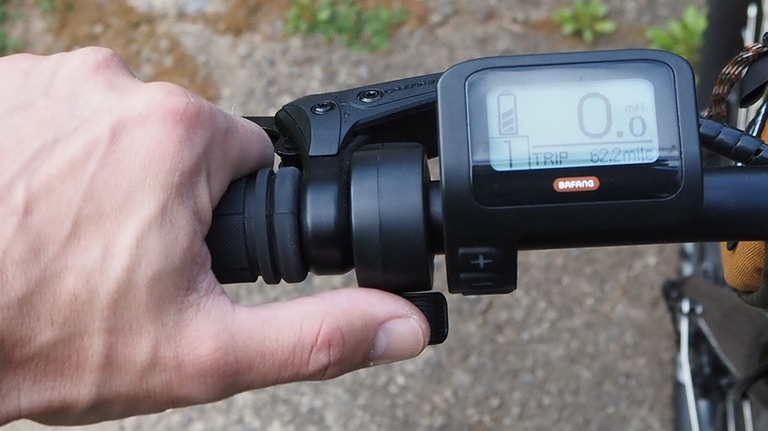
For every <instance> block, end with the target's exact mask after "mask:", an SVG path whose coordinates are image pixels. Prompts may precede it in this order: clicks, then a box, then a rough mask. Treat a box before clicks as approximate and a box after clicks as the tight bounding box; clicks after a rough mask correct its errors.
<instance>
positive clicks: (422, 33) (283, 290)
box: [0, 0, 705, 431]
mask: <svg viewBox="0 0 768 431" xmlns="http://www.w3.org/2000/svg"><path fill="white" fill-rule="evenodd" d="M687 1H689V3H686V2H680V1H676V0H635V1H632V2H626V1H619V0H610V1H609V0H603V1H595V0H584V1H578V0H473V1H471V2H469V1H465V2H461V1H459V0H365V1H358V0H355V1H353V0H291V1H288V0H286V1H267V0H251V1H248V0H39V1H38V0H26V1H22V0H0V53H1V54H8V53H11V52H16V51H27V52H35V53H53V52H60V51H65V50H71V49H74V48H77V47H81V46H88V45H100V46H106V47H109V48H112V49H114V50H116V51H117V52H118V53H120V54H121V55H122V56H123V57H124V58H125V59H126V61H127V62H128V63H129V65H130V66H131V67H132V69H133V70H134V72H135V73H136V74H137V75H138V77H139V78H140V79H142V80H144V81H153V80H164V81H171V82H174V83H177V84H179V85H182V86H184V87H187V88H189V89H191V90H193V91H195V92H196V93H199V94H201V95H202V96H204V97H206V98H208V99H209V100H211V101H212V102H214V103H216V104H217V105H219V106H221V107H222V108H224V109H226V110H227V111H232V112H234V113H236V114H239V115H271V114H274V112H276V111H277V110H278V109H279V108H280V106H282V105H283V104H285V103H287V102H289V101H291V100H293V99H296V98H298V97H301V96H303V95H306V94H310V93H318V92H328V91H333V90H338V89H344V88H349V87H356V86H360V85H364V84H369V83H375V82H381V81H385V80H391V79H396V78H401V77H406V76H412V75H419V74H425V73H432V72H439V71H442V70H445V69H446V68H447V67H449V66H451V65H452V64H455V63H457V62H460V61H463V60H467V59H470V58H474V57H482V56H494V55H503V54H522V53H537V52H553V51H574V50H587V49H609V48H635V47H648V46H655V47H660V48H663V49H671V48H673V47H674V49H676V50H677V51H678V52H681V53H682V54H684V55H686V56H687V57H688V58H689V59H690V60H691V61H695V53H696V49H697V45H696V43H697V41H699V40H700V35H698V36H697V31H698V28H699V27H701V28H703V25H704V24H703V22H702V20H703V19H704V18H703V17H704V15H705V12H704V10H703V7H702V4H703V0H687ZM675 28H678V30H675ZM679 28H682V33H681V31H679ZM697 37H698V38H699V39H697ZM553 126H554V127H556V124H555V123H554V122H553ZM677 259H678V258H677V247H676V246H674V245H666V246H643V247H619V248H603V249H577V250H556V251H536V252H525V253H521V256H520V262H519V283H518V286H519V287H518V290H517V291H516V292H515V293H513V294H511V295H506V296H495V297H450V298H449V307H450V310H451V311H450V312H451V332H450V335H449V337H448V340H447V341H446V343H445V344H443V345H440V346H435V347H430V348H428V349H427V351H425V352H424V353H423V354H422V355H421V356H420V357H419V358H417V359H415V360H412V361H408V362H405V363H399V364H393V365H387V366H382V367H377V368H375V369H367V370H362V371H358V372H355V373H352V374H350V375H347V376H343V377H341V378H338V379H335V380H333V381H330V382H320V383H318V382H310V383H297V384H290V385H284V386H280V387H276V388H269V389H265V390H260V391H255V392H251V393H245V394H241V395H238V396H236V397H233V398H231V399H228V400H225V401H222V402H219V403H216V404H211V405H205V406H195V407H190V408H185V409H178V410H172V411H168V412H165V413H162V414H157V415H152V416H144V417H137V418H130V419H126V420H122V421H116V422H107V423H102V424H97V425H93V426H90V427H82V428H74V429H84V430H94V431H95V430H143V429H163V430H238V431H246V430H266V431H283V430H285V431H288V430H395V429H397V430H417V429H418V430H422V429H430V430H473V431H485V430H506V429H514V430H541V429H558V430H582V429H590V430H664V429H670V428H671V407H670V404H671V403H670V401H671V388H672V379H673V359H672V358H673V353H674V343H673V341H674V340H673V331H672V326H671V322H670V320H669V317H668V316H667V313H666V310H665V308H664V302H663V300H662V298H661V283H662V281H663V280H664V279H665V278H670V277H674V276H675V272H676V269H677V268H676V267H677ZM435 279H436V283H435V289H437V290H442V291H446V287H445V280H444V275H443V270H442V267H441V265H440V263H439V262H438V265H437V269H436V272H435ZM354 284H355V279H354V276H353V275H347V276H340V277H313V276H310V277H309V278H308V279H307V281H306V282H304V283H302V284H299V285H290V286H289V285H278V286H265V285H263V284H261V283H257V284H254V285H238V286H231V287H230V288H229V289H228V291H229V292H230V294H231V295H232V296H233V297H234V298H236V299H237V300H238V301H240V302H244V303H249V304H258V303H264V302H270V301H277V300H284V299H288V298H292V297H296V296H299V295H306V294H311V293H312V292H316V291H321V290H327V289H333V288H336V287H341V286H349V285H354ZM255 330H258V328H255ZM4 429H6V430H8V431H29V430H40V429H51V428H45V427H42V426H39V425H36V424H33V423H30V422H25V421H21V422H16V423H14V424H11V425H8V426H6V427H5V428H4ZM69 429H73V428H69Z"/></svg>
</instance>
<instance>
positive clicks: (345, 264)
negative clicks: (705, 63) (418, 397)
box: [206, 75, 768, 344]
mask: <svg viewBox="0 0 768 431" xmlns="http://www.w3.org/2000/svg"><path fill="white" fill-rule="evenodd" d="M438 78H439V75H426V76H421V77H415V78H408V79H405V80H400V81H393V82H390V83H384V84H379V85H375V86H370V87H364V88H358V89H352V90H347V91H344V92H340V93H329V94H321V95H313V96H307V97H304V98H301V99H298V100H297V101H295V102H292V103H290V104H288V105H286V106H285V107H283V108H282V109H281V110H280V111H279V112H278V113H277V114H276V115H275V117H274V118H269V117H259V118H251V120H252V121H255V122H257V123H258V124H260V125H261V126H262V127H264V128H265V129H266V130H267V132H268V133H269V134H270V136H271V137H272V139H273V144H274V146H275V151H276V153H277V154H278V155H279V156H280V158H281V166H280V168H279V169H277V170H276V171H275V170H273V169H271V168H266V169H261V170H259V171H258V172H256V173H255V174H252V175H250V176H247V177H244V178H241V179H239V180H237V181H235V182H233V183H232V184H231V185H230V187H229V189H228V190H227V191H226V193H225V194H224V196H223V197H222V199H221V200H220V202H219V204H218V206H217V207H216V208H215V209H214V212H213V220H212V225H211V227H210V230H209V232H208V235H207V238H206V241H207V243H208V246H209V249H210V251H211V257H212V269H213V271H214V273H215V274H216V276H217V278H218V279H219V281H220V282H222V283H236V282H252V281H256V280H257V279H258V277H262V279H263V280H264V282H266V283H268V284H275V283H279V282H280V281H281V280H284V281H286V282H289V283H295V282H300V281H302V280H304V278H305V277H306V276H307V274H308V273H309V272H312V273H314V274H318V275H323V274H342V273H345V272H347V271H349V270H350V269H352V268H354V269H355V271H356V274H357V278H358V284H360V285H361V286H365V287H373V288H379V289H383V290H388V291H390V292H393V293H396V294H400V295H402V296H404V297H406V298H408V299H409V300H411V301H412V302H413V303H414V304H416V305H417V306H418V307H419V308H420V309H421V310H422V311H423V312H424V313H425V315H426V316H427V318H428V320H429V321H430V325H431V326H432V339H431V340H430V343H431V344H437V343H440V342H442V341H443V340H444V339H445V337H446V336H447V310H446V305H445V298H444V297H443V296H442V294H440V293H425V292H426V291H429V290H430V289H431V288H432V281H433V280H432V272H433V260H434V255H436V254H444V253H445V251H444V244H445V235H446V232H444V223H443V208H444V204H445V202H443V199H444V196H443V193H442V190H441V186H442V183H441V181H435V180H431V179H430V171H429V168H428V165H427V159H428V158H431V157H435V156H437V121H436V117H437V114H436V90H435V85H436V83H437V80H438ZM384 95H386V96H387V97H382V96H384ZM699 133H700V141H701V142H702V143H703V145H704V146H706V147H709V148H711V149H713V150H716V151H719V152H721V153H727V154H726V155H730V156H732V157H733V156H734V155H735V156H737V157H741V158H743V159H744V160H747V162H750V163H753V164H763V162H764V161H765V160H764V159H766V155H768V152H764V151H763V150H765V149H766V148H768V147H765V144H763V143H762V141H760V140H758V139H756V138H753V137H749V136H748V135H744V134H743V133H741V132H739V133H734V132H732V131H731V130H730V129H726V128H725V126H722V125H717V124H713V123H712V122H709V121H707V120H701V121H700V125H699ZM685 181H701V182H702V184H701V187H700V188H699V189H700V190H702V193H703V195H702V203H701V205H700V207H699V208H698V209H697V211H695V212H694V213H692V214H687V215H686V217H685V218H684V219H680V221H679V222H678V221H675V222H672V223H667V224H663V225H659V224H648V226H644V225H643V224H642V223H639V224H638V225H637V226H636V228H632V229H627V228H613V229H610V228H603V227H601V226H600V225H599V224H596V225H595V226H594V227H593V228H590V229H581V230H580V229H568V228H567V226H553V229H552V230H551V231H546V230H545V231H543V232H542V231H541V229H539V231H538V233H536V234H524V235H523V236H521V237H520V238H519V242H518V243H517V244H516V248H517V249H521V250H522V249H546V248H571V247H593V246H608V245H633V244H651V243H675V242H701V241H732V240H755V239H767V238H768V223H766V214H768V195H766V194H768V192H766V187H765V186H766V184H768V167H761V166H732V167H720V168H707V169H704V170H703V173H702V175H701V176H692V177H690V178H686V179H685ZM621 204H622V203H621V202H617V203H616V205H621ZM660 208H662V209H663V208H664V206H663V201H662V205H661V206H660ZM677 215H678V214H670V219H671V220H677V219H678V217H677ZM516 222H517V221H516V220H508V223H509V224H510V226H511V225H514V224H515V223H516ZM567 222H568V221H567V219H564V220H563V221H562V223H561V224H567ZM503 228H504V227H503V226H500V227H499V229H503ZM471 251H472V253H474V254H472V256H473V257H472V259H474V260H472V261H471V262H470V263H472V264H475V265H476V266H479V267H480V268H485V266H486V265H488V266H489V267H490V266H492V265H498V264H499V263H498V262H494V260H497V261H500V262H501V263H502V264H505V265H507V264H509V262H512V263H514V262H515V261H516V256H506V258H505V259H500V258H498V256H497V255H496V254H495V253H496V251H495V250H493V249H488V250H486V248H483V244H478V247H475V248H472V250H471ZM466 260H467V258H466V256H458V257H453V258H452V259H447V264H446V265H448V264H449V263H450V262H451V261H453V262H454V263H453V264H454V265H465V264H467V262H466ZM478 262H479V263H478ZM513 266H514V265H513ZM470 275H471V276H476V275H477V273H472V274H470ZM486 275H489V274H484V273H481V274H480V276H486ZM490 275H491V276H493V274H490ZM481 281H483V280H481ZM483 282H485V281H483ZM491 282H492V281H491ZM449 288H450V289H451V291H454V290H453V289H452V286H450V278H449ZM513 288H514V287H513ZM456 291H461V290H456ZM454 292H455V291H454ZM461 293H466V291H461ZM481 293H487V292H481Z"/></svg>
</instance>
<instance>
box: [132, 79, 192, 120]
mask: <svg viewBox="0 0 768 431" xmlns="http://www.w3.org/2000/svg"><path fill="white" fill-rule="evenodd" d="M145 88H146V90H147V93H146V97H147V98H148V99H149V100H147V104H148V105H149V106H152V107H153V108H152V109H153V111H154V114H153V115H154V116H156V118H157V119H158V120H159V121H161V122H162V123H164V124H173V125H177V126H179V127H182V128H183V129H189V128H190V127H194V126H195V125H197V124H199V123H200V121H201V120H202V118H203V116H204V112H205V106H204V104H203V103H202V100H201V99H199V98H197V97H196V96H195V95H193V94H192V93H191V92H189V91H188V90H186V89H184V88H182V87H180V86H178V85H175V84H170V83H166V82H153V83H149V84H146V87H145Z"/></svg>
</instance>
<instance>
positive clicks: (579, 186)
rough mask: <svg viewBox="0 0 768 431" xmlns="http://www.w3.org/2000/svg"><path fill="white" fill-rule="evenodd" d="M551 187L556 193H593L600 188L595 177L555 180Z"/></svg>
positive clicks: (598, 181)
mask: <svg viewBox="0 0 768 431" xmlns="http://www.w3.org/2000/svg"><path fill="white" fill-rule="evenodd" d="M552 187H554V189H555V191H556V192H558V193H572V192H593V191H595V190H597V189H599V188H600V180H599V179H598V178H597V177H564V178H558V179H556V180H555V182H554V183H552Z"/></svg>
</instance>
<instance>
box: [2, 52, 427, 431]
mask: <svg viewBox="0 0 768 431" xmlns="http://www.w3.org/2000/svg"><path fill="white" fill-rule="evenodd" d="M0 131H2V132H0V193H1V195H2V200H0V220H2V223H0V400H2V402H0V425H2V424H3V423H7V422H10V421H13V420H15V419H19V418H29V419H32V420H36V421H39V422H42V423H49V424H78V423H90V422H96V421H101V420H106V419H113V418H118V417H125V416H131V415H136V414H144V413H151V412H158V411H163V410H165V409H168V408H172V407H180V406H185V405H191V404H197V403H205V402H210V401H215V400H218V399H221V398H225V397H228V396H230V395H233V394H235V393H237V392H241V391H246V390H250V389H255V388H261V387H265V386H269V385H275V384H279V383H284V382H289V381H297V380H308V379H328V378H332V377H335V376H338V375H340V374H343V373H346V372H349V371H352V370H355V369H358V368H361V367H366V366H369V365H370V364H373V363H379V362H391V361H395V360H401V359H406V358H410V357H413V356H415V355H417V354H418V353H420V352H421V351H422V350H423V349H424V347H425V345H426V343H427V340H428V337H429V329H428V325H427V323H426V320H425V319H424V317H423V316H422V315H421V313H420V312H419V311H418V310H417V309H416V308H415V307H414V306H413V305H412V304H410V303H409V302H408V301H406V300H404V299H402V298H399V297H397V296H395V295H391V294H388V293H385V292H381V291H377V290H371V289H341V290H336V291H331V292H326V293H323V294H320V295H317V296H314V297H306V298H300V299H295V300H291V301H286V302H282V303H273V304H267V305H261V306H256V307H245V306H241V305H237V304H233V303H232V302H231V301H230V299H229V298H228V297H227V296H226V294H225V293H224V291H223V289H222V287H221V285H220V284H219V283H218V282H217V281H216V279H215V277H214V275H213V273H212V272H211V270H210V256H209V253H208V250H207V248H206V245H205V235H206V232H207V230H208V226H209V225H210V222H211V212H212V208H213V207H214V206H215V205H216V203H217V201H218V199H219V198H220V197H221V195H222V194H223V193H224V191H225V190H226V187H227V185H228V184H229V183H230V182H231V181H232V180H233V179H235V178H237V177H239V176H242V175H244V174H246V173H248V172H252V171H254V170H256V169H257V168H259V167H264V166H270V165H271V163H272V153H271V145H270V144H269V140H268V138H267V136H266V134H265V133H264V132H263V131H262V130H261V129H259V128H258V127H257V126H255V125H253V124H251V123H249V122H247V121H245V120H242V119H240V118H237V117H233V116H231V115H229V114H227V113H226V112H224V111H221V110H219V109H217V108H215V107H214V106H212V105H210V104H208V103H207V102H205V101H203V100H202V99H200V98H198V97H196V96H194V95H192V94H190V93H189V92H187V91H185V90H183V89H181V88H179V87H176V86H173V85H171V84H162V83H151V84H145V83H142V82H140V81H138V80H136V78H135V77H134V76H133V75H132V74H131V72H130V70H129V69H128V68H127V66H126V65H125V64H124V63H123V62H122V60H120V58H119V57H118V56H117V55H116V54H114V53H112V52H111V51H108V50H105V49H98V48H89V49H83V50H78V51H75V52H72V53H66V54H58V55H54V56H50V57H38V56H31V55H16V56H11V57H5V58H0Z"/></svg>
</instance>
